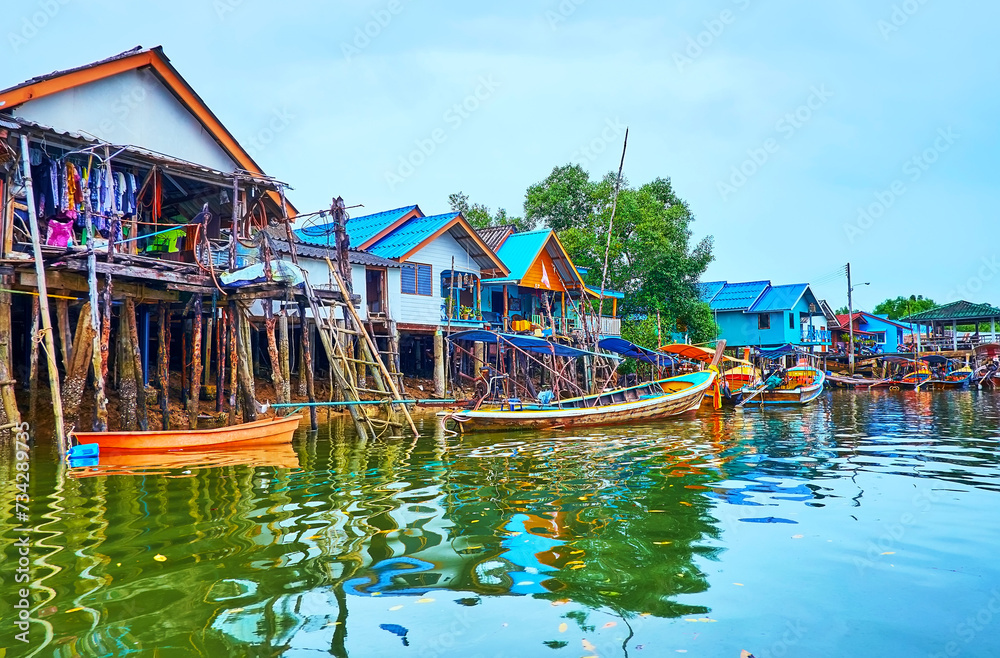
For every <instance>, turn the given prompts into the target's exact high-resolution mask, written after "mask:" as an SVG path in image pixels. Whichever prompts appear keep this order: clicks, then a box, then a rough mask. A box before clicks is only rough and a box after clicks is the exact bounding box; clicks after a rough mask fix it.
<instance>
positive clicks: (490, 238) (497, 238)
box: [476, 224, 516, 251]
mask: <svg viewBox="0 0 1000 658" xmlns="http://www.w3.org/2000/svg"><path fill="white" fill-rule="evenodd" d="M515 230H516V227H515V226H514V225H513V224H504V225H503V226H487V227H486V228H477V229H476V233H478V234H479V237H480V238H482V240H483V242H485V243H486V246H487V247H489V248H490V249H492V250H493V251H496V250H497V249H499V248H500V245H502V244H503V242H504V240H506V239H507V237H508V236H509V235H511V234H512V233H513V232H514V231H515Z"/></svg>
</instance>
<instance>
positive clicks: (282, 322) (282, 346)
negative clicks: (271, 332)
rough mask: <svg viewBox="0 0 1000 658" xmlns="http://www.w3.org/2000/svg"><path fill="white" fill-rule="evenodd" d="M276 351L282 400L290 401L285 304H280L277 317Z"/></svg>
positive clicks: (290, 378)
mask: <svg viewBox="0 0 1000 658" xmlns="http://www.w3.org/2000/svg"><path fill="white" fill-rule="evenodd" d="M278 353H279V356H278V358H279V360H280V362H281V376H282V377H283V378H284V384H285V386H284V389H285V390H284V400H285V402H286V403H287V402H291V401H292V364H291V359H290V358H289V344H288V312H287V309H286V308H285V305H284V304H282V305H281V317H279V318H278Z"/></svg>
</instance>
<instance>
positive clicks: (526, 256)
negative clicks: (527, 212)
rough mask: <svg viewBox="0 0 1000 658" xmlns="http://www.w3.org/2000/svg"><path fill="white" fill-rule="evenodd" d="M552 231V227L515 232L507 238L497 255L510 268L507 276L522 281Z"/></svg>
mask: <svg viewBox="0 0 1000 658" xmlns="http://www.w3.org/2000/svg"><path fill="white" fill-rule="evenodd" d="M551 233H552V231H551V229H547V228H546V229H540V230H537V231H528V232H526V233H515V234H514V235H512V236H510V237H509V238H507V240H506V242H504V243H503V246H502V247H500V251H498V252H497V256H499V257H500V260H502V261H503V264H504V265H506V266H507V269H509V270H510V275H509V276H508V277H507V278H510V279H514V280H518V281H520V280H521V279H523V278H524V275H525V274H527V272H528V268H530V267H531V265H532V264H533V263H534V262H535V257H536V256H537V255H538V252H540V251H541V250H542V247H544V246H545V242H546V240H548V239H549V235H550V234H551Z"/></svg>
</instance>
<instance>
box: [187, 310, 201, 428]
mask: <svg viewBox="0 0 1000 658" xmlns="http://www.w3.org/2000/svg"><path fill="white" fill-rule="evenodd" d="M202 310H203V309H202V304H201V295H195V296H194V309H193V311H194V319H193V321H192V323H191V388H190V391H189V392H188V402H187V411H188V427H189V428H190V429H198V409H199V406H200V403H201V369H202V364H201V314H202Z"/></svg>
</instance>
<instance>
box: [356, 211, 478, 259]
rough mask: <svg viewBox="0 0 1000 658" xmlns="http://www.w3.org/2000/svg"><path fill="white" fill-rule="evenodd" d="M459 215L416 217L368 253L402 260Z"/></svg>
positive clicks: (446, 214)
mask: <svg viewBox="0 0 1000 658" xmlns="http://www.w3.org/2000/svg"><path fill="white" fill-rule="evenodd" d="M459 214H460V213H457V212H449V213H445V214H443V215H431V216H430V217H414V218H412V219H410V220H409V221H407V222H406V223H405V224H403V225H402V226H400V227H398V228H397V229H396V230H395V231H393V232H392V233H390V234H389V235H387V236H385V237H384V238H382V239H381V240H379V241H378V242H376V243H375V244H374V245H372V246H371V247H369V248H368V251H369V252H371V253H373V254H375V255H376V256H381V257H382V258H402V257H403V256H405V255H406V254H408V253H410V252H411V251H413V249H415V248H416V247H418V246H419V245H420V243H421V242H423V241H424V240H426V239H427V238H429V237H430V236H432V235H434V233H436V232H437V231H440V230H441V229H442V228H444V227H445V226H446V225H447V224H448V223H449V222H450V221H452V220H453V219H455V218H456V217H458V216H459ZM347 225H348V226H350V225H351V223H350V222H348V223H347ZM353 240H354V239H353V237H352V238H351V241H352V242H353Z"/></svg>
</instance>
